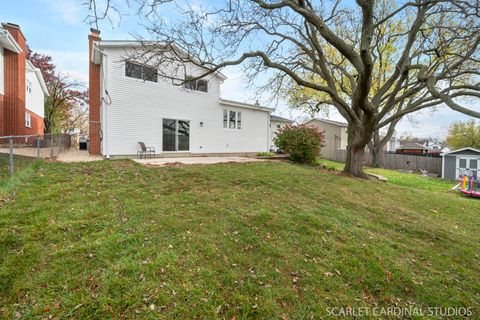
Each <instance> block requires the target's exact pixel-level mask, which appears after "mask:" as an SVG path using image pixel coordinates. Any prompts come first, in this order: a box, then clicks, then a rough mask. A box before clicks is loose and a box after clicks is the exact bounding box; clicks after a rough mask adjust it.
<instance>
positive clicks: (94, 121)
mask: <svg viewBox="0 0 480 320" xmlns="http://www.w3.org/2000/svg"><path fill="white" fill-rule="evenodd" d="M99 40H100V31H98V30H96V29H90V35H89V36H88V48H89V50H88V64H89V67H88V68H89V76H88V86H89V97H88V98H89V101H90V106H89V121H90V126H89V128H90V129H89V130H90V132H89V133H90V147H89V153H90V154H92V155H101V154H102V147H101V130H102V125H101V122H100V105H101V98H100V97H101V92H100V65H96V64H94V63H93V61H92V59H93V43H94V42H95V41H99Z"/></svg>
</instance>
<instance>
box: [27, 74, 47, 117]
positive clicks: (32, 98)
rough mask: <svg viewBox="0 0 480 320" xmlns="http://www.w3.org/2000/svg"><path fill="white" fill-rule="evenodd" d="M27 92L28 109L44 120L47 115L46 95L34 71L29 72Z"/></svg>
mask: <svg viewBox="0 0 480 320" xmlns="http://www.w3.org/2000/svg"><path fill="white" fill-rule="evenodd" d="M25 92H26V93H25V105H26V108H27V109H28V110H29V111H31V112H33V113H35V114H36V115H38V116H40V117H41V118H43V117H44V114H45V94H44V92H43V90H42V87H41V85H40V82H39V81H38V78H37V75H36V73H35V72H34V71H27V77H26V83H25Z"/></svg>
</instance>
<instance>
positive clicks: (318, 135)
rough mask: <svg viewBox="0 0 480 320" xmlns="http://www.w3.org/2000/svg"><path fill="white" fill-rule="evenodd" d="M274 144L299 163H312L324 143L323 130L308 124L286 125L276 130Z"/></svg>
mask: <svg viewBox="0 0 480 320" xmlns="http://www.w3.org/2000/svg"><path fill="white" fill-rule="evenodd" d="M275 145H276V146H277V147H278V148H280V149H281V150H283V151H285V152H286V153H288V154H289V155H290V157H291V159H292V160H293V161H295V162H299V163H313V162H314V161H315V160H316V159H317V157H319V156H320V149H321V148H322V147H323V146H324V145H325V134H324V131H323V130H320V129H318V128H316V127H312V126H308V125H304V124H303V125H288V126H285V127H284V128H282V129H280V130H279V131H278V132H277V137H276V138H275Z"/></svg>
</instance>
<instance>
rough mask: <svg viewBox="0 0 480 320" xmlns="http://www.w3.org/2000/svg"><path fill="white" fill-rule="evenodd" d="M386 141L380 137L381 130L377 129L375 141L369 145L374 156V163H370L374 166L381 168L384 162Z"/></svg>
mask: <svg viewBox="0 0 480 320" xmlns="http://www.w3.org/2000/svg"><path fill="white" fill-rule="evenodd" d="M384 146H385V143H382V139H380V132H379V131H378V130H375V132H374V134H373V143H372V144H371V146H369V149H370V155H371V156H372V163H371V164H370V165H371V166H372V167H374V168H380V167H381V166H382V164H383V147H384Z"/></svg>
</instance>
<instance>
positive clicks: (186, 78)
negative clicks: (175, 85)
mask: <svg viewBox="0 0 480 320" xmlns="http://www.w3.org/2000/svg"><path fill="white" fill-rule="evenodd" d="M189 78H194V77H193V76H186V77H185V84H184V85H183V87H184V88H185V90H188V91H195V92H201V93H208V92H209V91H210V81H209V80H207V79H196V80H188V79H189ZM199 81H205V82H206V83H207V91H202V90H198V82H199ZM192 82H193V84H194V88H193V89H192V88H187V83H192Z"/></svg>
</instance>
